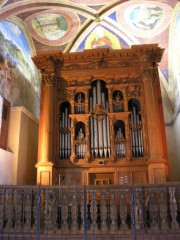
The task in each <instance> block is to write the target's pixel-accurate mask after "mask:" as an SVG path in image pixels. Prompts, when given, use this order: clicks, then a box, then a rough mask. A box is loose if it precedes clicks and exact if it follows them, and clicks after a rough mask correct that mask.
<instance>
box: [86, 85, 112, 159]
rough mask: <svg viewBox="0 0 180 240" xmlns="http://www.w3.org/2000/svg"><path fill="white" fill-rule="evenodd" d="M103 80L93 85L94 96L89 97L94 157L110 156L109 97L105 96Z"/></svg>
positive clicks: (92, 152)
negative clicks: (107, 112) (107, 111)
mask: <svg viewBox="0 0 180 240" xmlns="http://www.w3.org/2000/svg"><path fill="white" fill-rule="evenodd" d="M105 96H106V95H105V89H104V88H103V85H102V81H100V80H98V81H97V82H96V85H94V86H93V87H92V96H90V98H89V102H90V111H91V112H92V116H91V117H90V128H91V130H90V132H91V155H92V156H93V157H96V158H97V157H100V158H102V157H110V136H109V120H108V116H107V114H106V109H107V106H108V99H106V97H105Z"/></svg>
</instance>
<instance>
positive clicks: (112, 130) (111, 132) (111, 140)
mask: <svg viewBox="0 0 180 240" xmlns="http://www.w3.org/2000/svg"><path fill="white" fill-rule="evenodd" d="M109 118H110V119H109V122H110V142H111V161H112V162H113V161H116V154H115V150H114V148H115V146H114V119H113V117H112V116H110V117H109Z"/></svg>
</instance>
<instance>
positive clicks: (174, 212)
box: [169, 187, 179, 229]
mask: <svg viewBox="0 0 180 240" xmlns="http://www.w3.org/2000/svg"><path fill="white" fill-rule="evenodd" d="M169 194H170V199H169V203H170V215H171V218H172V222H171V226H172V228H174V229H178V228H179V224H178V222H177V220H176V219H177V203H176V197H175V187H169Z"/></svg>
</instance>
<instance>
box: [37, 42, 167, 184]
mask: <svg viewBox="0 0 180 240" xmlns="http://www.w3.org/2000/svg"><path fill="white" fill-rule="evenodd" d="M162 54H163V49H161V48H160V47H158V45H157V44H148V45H134V46H132V47H131V48H130V49H121V50H109V49H96V50H85V51H83V52H78V53H60V52H49V53H41V54H39V55H38V56H36V57H35V58H34V62H35V63H36V65H37V67H38V68H39V69H40V71H41V74H42V92H41V108H40V125H39V150H38V162H37V164H36V167H37V183H38V184H45V185H51V184H61V185H67V184H75V185H76V184H81V185H84V184H94V185H101V184H121V185H124V184H131V183H162V182H165V181H167V180H168V163H167V151H166V149H167V147H166V140H165V139H166V138H165V128H164V118H163V109H162V100H161V92H160V82H159V74H158V62H160V60H161V57H162Z"/></svg>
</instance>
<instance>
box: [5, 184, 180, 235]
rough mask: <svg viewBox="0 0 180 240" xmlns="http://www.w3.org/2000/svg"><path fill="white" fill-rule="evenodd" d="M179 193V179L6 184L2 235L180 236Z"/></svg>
mask: <svg viewBox="0 0 180 240" xmlns="http://www.w3.org/2000/svg"><path fill="white" fill-rule="evenodd" d="M179 194H180V184H165V185H143V186H136V185H133V186H101V187H94V186H86V187H80V186H78V187H77V186H69V187H61V186H50V187H45V186H3V187H2V186H1V187H0V236H3V239H5V238H6V237H7V236H8V237H11V236H12V237H13V236H17V239H18V236H26V238H25V239H28V238H29V236H31V237H32V236H39V237H40V236H41V237H42V239H43V237H44V236H48V238H50V237H51V236H52V238H53V236H54V237H55V236H56V237H57V236H64V238H63V237H62V239H66V238H65V237H67V236H74V239H75V237H77V236H79V238H80V239H88V236H96V235H97V236H100V235H101V236H104V237H105V239H106V237H107V236H111V237H112V238H110V239H113V236H114V239H116V238H115V237H117V236H122V237H123V236H125V235H126V236H129V237H128V239H134V238H133V236H137V238H136V239H138V236H139V239H141V238H142V236H144V237H146V239H157V238H158V237H159V236H164V238H163V239H180V226H179V224H180V221H179V215H180V206H179V205H178V204H179V202H178V201H177V200H178V196H179ZM167 234H168V235H167ZM148 236H149V237H148ZM167 236H169V237H167ZM131 237H132V238H131ZM150 237H151V238H150ZM40 239H41V238H40ZM107 239H108V238H107Z"/></svg>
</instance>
